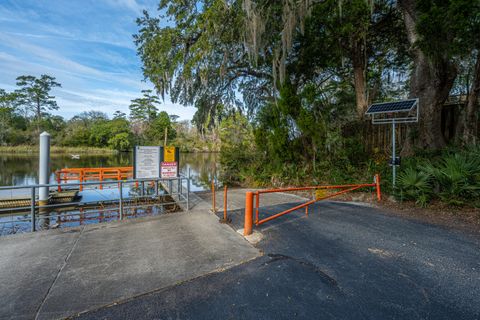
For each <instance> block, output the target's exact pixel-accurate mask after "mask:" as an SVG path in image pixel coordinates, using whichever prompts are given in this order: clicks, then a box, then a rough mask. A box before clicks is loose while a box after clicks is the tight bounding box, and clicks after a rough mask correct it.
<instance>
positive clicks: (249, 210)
mask: <svg viewBox="0 0 480 320" xmlns="http://www.w3.org/2000/svg"><path fill="white" fill-rule="evenodd" d="M366 187H374V188H375V191H376V195H377V200H378V201H380V200H381V198H382V193H381V190H380V176H379V175H378V174H376V175H375V178H374V181H373V183H362V184H347V185H336V186H311V187H299V188H283V189H269V190H258V191H255V192H251V191H249V192H247V193H246V198H245V226H244V235H249V234H251V233H252V227H253V223H255V225H256V226H259V225H261V224H264V223H265V222H268V221H270V220H273V219H276V218H278V217H281V216H283V215H285V214H288V213H291V212H293V211H296V210H299V209H301V208H305V215H307V216H308V206H310V205H312V204H314V203H315V202H318V201H321V200H325V199H329V198H333V197H336V196H339V195H341V194H344V193H347V192H350V191H354V190H357V189H361V188H366ZM322 189H323V190H331V189H333V190H338V191H336V192H334V193H331V194H328V195H322V196H318V197H315V198H314V199H313V200H309V201H307V202H305V203H302V204H300V205H297V206H295V207H293V208H290V209H287V210H285V211H282V212H279V213H276V214H273V215H271V216H268V217H266V218H264V219H261V220H259V208H260V195H261V194H265V193H275V192H289V191H307V190H322ZM254 196H255V197H254ZM254 198H255V221H252V220H253V202H254Z"/></svg>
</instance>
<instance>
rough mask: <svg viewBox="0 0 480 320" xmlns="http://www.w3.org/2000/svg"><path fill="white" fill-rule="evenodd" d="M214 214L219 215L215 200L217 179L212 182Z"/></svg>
mask: <svg viewBox="0 0 480 320" xmlns="http://www.w3.org/2000/svg"><path fill="white" fill-rule="evenodd" d="M212 212H213V213H217V201H216V200H215V179H214V180H212Z"/></svg>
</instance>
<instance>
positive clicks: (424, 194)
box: [398, 167, 433, 207]
mask: <svg viewBox="0 0 480 320" xmlns="http://www.w3.org/2000/svg"><path fill="white" fill-rule="evenodd" d="M398 187H399V188H400V196H401V198H402V199H406V200H415V202H416V203H417V204H418V205H420V206H422V207H425V206H426V205H427V204H428V201H429V200H430V198H431V195H432V192H433V189H432V175H431V174H430V173H428V172H424V171H418V170H415V169H414V168H412V167H410V168H406V169H405V170H404V171H403V172H402V173H400V175H399V176H398Z"/></svg>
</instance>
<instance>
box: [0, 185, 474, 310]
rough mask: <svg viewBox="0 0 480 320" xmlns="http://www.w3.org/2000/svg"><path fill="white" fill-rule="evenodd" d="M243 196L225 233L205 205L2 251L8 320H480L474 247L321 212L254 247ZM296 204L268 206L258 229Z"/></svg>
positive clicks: (329, 208) (445, 236)
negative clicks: (246, 232) (246, 230)
mask: <svg viewBox="0 0 480 320" xmlns="http://www.w3.org/2000/svg"><path fill="white" fill-rule="evenodd" d="M244 195H245V190H237V191H231V192H229V202H228V210H229V216H230V217H231V218H232V222H231V224H230V225H229V224H222V223H219V222H218V220H219V219H218V217H217V216H215V215H214V214H212V213H211V212H210V210H209V209H210V208H211V204H210V203H209V202H207V201H208V200H209V199H210V197H209V195H208V194H203V195H201V197H199V196H192V200H194V201H192V202H193V205H192V209H191V210H190V211H189V212H180V213H172V214H166V215H162V216H158V217H150V218H138V219H133V220H128V221H121V222H111V223H104V224H96V225H86V226H82V227H75V228H69V229H59V230H49V231H41V232H36V233H29V234H19V235H12V236H6V237H2V238H0V288H1V290H0V301H1V303H0V319H61V318H70V317H74V318H77V317H78V318H81V319H479V318H480V305H479V304H478V301H480V250H479V249H480V237H479V236H478V235H476V234H466V233H464V232H461V231H456V230H450V229H447V228H444V227H438V226H435V225H429V224H425V223H423V222H418V221H411V220H405V219H401V218H398V217H395V216H392V215H390V214H385V213H384V212H381V211H380V210H377V209H375V208H372V207H369V206H358V205H352V204H346V203H335V202H323V203H319V204H316V205H315V206H312V208H311V209H310V211H309V216H308V217H306V216H305V214H304V211H303V210H299V211H298V212H293V213H291V214H289V215H286V216H284V217H281V218H279V219H276V220H274V221H272V222H271V223H267V224H265V225H263V226H261V227H260V228H256V229H255V233H256V234H257V235H258V237H257V238H256V241H257V242H256V243H255V244H252V243H250V242H248V241H246V239H245V238H244V237H243V236H242V235H241V234H240V233H239V232H237V230H238V229H241V227H242V218H243V209H242V205H243V201H244ZM217 198H218V200H219V201H218V203H219V204H220V202H221V201H222V200H221V195H220V194H218V195H217ZM299 201H301V198H299V197H295V196H291V195H285V194H275V195H272V197H270V199H269V200H267V199H262V204H263V203H264V204H265V207H262V208H261V209H262V210H261V215H264V214H267V212H268V213H274V212H279V211H282V210H284V209H286V208H289V207H292V206H293V204H292V203H298V202H299ZM219 209H220V211H221V208H219ZM219 214H220V213H219Z"/></svg>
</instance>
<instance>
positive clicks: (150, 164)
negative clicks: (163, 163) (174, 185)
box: [133, 146, 160, 179]
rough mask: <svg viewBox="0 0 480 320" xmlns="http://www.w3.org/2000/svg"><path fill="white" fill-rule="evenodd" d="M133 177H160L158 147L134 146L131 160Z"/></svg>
mask: <svg viewBox="0 0 480 320" xmlns="http://www.w3.org/2000/svg"><path fill="white" fill-rule="evenodd" d="M133 166H134V170H133V174H134V178H135V179H148V178H159V177H160V147H152V146H136V147H135V152H134V160H133Z"/></svg>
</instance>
